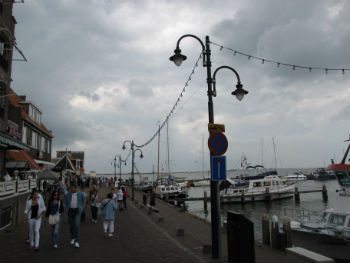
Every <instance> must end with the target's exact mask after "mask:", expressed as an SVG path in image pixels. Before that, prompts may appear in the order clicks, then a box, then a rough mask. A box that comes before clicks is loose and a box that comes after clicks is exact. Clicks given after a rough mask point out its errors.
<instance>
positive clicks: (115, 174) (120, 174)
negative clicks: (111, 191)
mask: <svg viewBox="0 0 350 263" xmlns="http://www.w3.org/2000/svg"><path fill="white" fill-rule="evenodd" d="M117 156H118V159H119V164H118V165H117ZM122 163H124V164H125V165H126V160H123V159H122V156H121V155H120V154H116V155H115V156H114V159H113V166H114V178H116V177H117V166H118V168H119V183H121V181H122Z"/></svg>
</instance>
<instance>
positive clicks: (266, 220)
mask: <svg viewBox="0 0 350 263" xmlns="http://www.w3.org/2000/svg"><path fill="white" fill-rule="evenodd" d="M262 241H263V244H264V245H268V246H270V245H271V237H270V215H269V214H264V215H263V217H262Z"/></svg>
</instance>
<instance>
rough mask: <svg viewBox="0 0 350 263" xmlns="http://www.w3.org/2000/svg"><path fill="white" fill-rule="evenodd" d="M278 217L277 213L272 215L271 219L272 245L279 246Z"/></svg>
mask: <svg viewBox="0 0 350 263" xmlns="http://www.w3.org/2000/svg"><path fill="white" fill-rule="evenodd" d="M278 232H279V231H278V217H277V216H276V215H273V216H272V221H271V247H273V248H278V247H279V244H278Z"/></svg>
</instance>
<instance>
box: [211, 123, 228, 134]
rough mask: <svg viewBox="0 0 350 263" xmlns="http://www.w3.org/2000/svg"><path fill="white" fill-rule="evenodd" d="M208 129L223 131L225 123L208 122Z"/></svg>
mask: <svg viewBox="0 0 350 263" xmlns="http://www.w3.org/2000/svg"><path fill="white" fill-rule="evenodd" d="M208 131H210V132H218V131H220V132H225V124H216V123H208Z"/></svg>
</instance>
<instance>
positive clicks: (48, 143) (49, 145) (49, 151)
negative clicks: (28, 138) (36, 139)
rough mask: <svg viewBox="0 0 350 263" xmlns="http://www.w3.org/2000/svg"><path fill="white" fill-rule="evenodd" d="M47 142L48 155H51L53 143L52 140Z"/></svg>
mask: <svg viewBox="0 0 350 263" xmlns="http://www.w3.org/2000/svg"><path fill="white" fill-rule="evenodd" d="M46 142H47V151H46V152H47V153H51V142H50V140H47V141H46Z"/></svg>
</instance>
